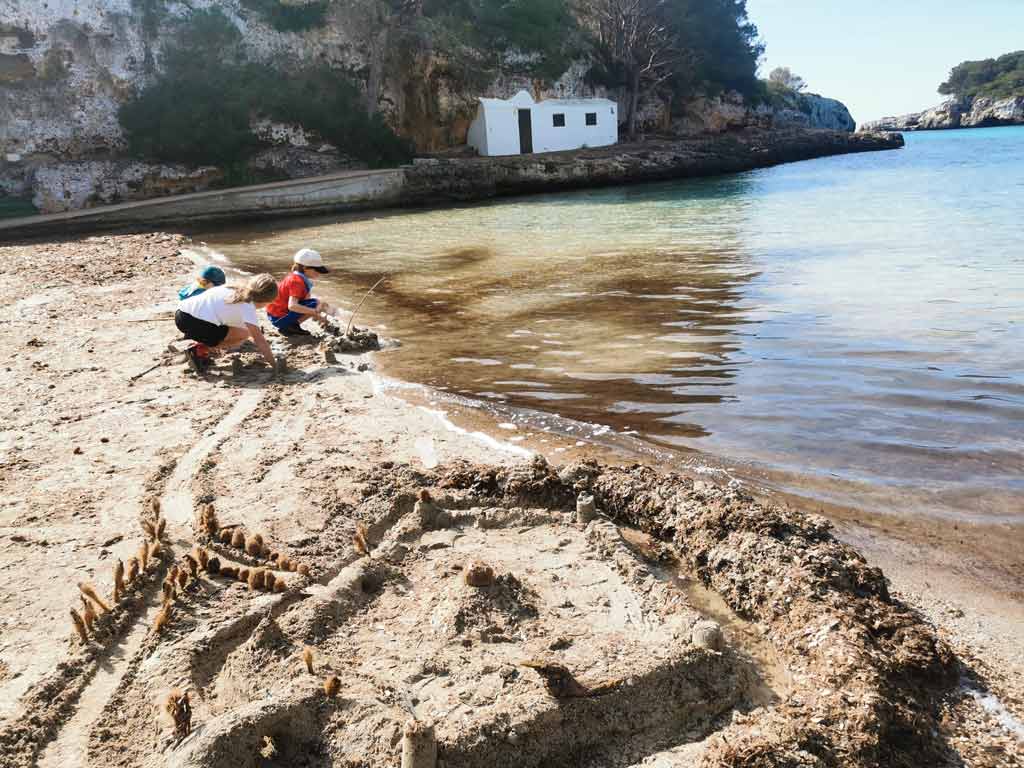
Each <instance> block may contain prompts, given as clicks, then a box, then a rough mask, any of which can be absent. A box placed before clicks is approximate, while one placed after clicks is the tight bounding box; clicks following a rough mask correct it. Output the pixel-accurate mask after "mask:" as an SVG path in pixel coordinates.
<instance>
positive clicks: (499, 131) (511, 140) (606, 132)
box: [469, 91, 619, 155]
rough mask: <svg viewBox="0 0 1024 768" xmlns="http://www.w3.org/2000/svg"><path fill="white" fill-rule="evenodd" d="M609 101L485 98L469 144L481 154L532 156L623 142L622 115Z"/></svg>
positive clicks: (523, 95) (519, 95)
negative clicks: (620, 117) (620, 126)
mask: <svg viewBox="0 0 1024 768" xmlns="http://www.w3.org/2000/svg"><path fill="white" fill-rule="evenodd" d="M617 112H618V110H617V109H616V105H615V102H614V101H609V100H608V99H547V100H545V101H534V100H533V97H532V96H530V94H528V93H527V92H526V91H520V92H519V93H517V94H516V95H515V96H513V97H512V98H511V99H480V108H479V110H478V111H477V114H476V119H475V120H474V121H473V124H472V125H471V126H470V128H469V145H470V146H471V147H473V148H475V149H476V151H477V152H479V153H480V154H481V155H521V154H522V155H526V154H530V153H532V152H558V151H559V150H563V149H580V148H581V147H607V146H609V145H611V144H614V143H615V142H616V141H618V138H619V117H618V114H617Z"/></svg>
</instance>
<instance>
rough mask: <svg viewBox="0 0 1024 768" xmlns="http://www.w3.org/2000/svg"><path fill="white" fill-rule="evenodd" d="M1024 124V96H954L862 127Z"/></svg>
mask: <svg viewBox="0 0 1024 768" xmlns="http://www.w3.org/2000/svg"><path fill="white" fill-rule="evenodd" d="M995 125H1024V95H1021V96H1012V97H1010V98H1006V99H992V98H989V97H987V96H978V97H975V98H973V99H971V98H964V99H960V98H952V99H947V100H946V101H944V102H942V103H941V104H939V105H938V106H937V107H932V108H931V109H926V110H924V111H923V112H912V113H910V114H909V115H899V116H896V117H883V118H882V119H881V120H872V121H871V122H868V123H865V124H864V125H863V126H862V129H863V130H866V131H937V130H944V129H949V128H988V127H991V126H995Z"/></svg>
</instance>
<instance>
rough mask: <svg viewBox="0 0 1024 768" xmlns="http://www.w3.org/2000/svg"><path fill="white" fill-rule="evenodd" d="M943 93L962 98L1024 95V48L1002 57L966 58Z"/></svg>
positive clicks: (940, 87) (944, 87)
mask: <svg viewBox="0 0 1024 768" xmlns="http://www.w3.org/2000/svg"><path fill="white" fill-rule="evenodd" d="M939 93H941V94H943V95H944V96H956V97H958V98H976V97H978V96H986V97H989V98H992V99H1006V98H1010V97H1013V96H1020V95H1024V51H1016V52H1015V53H1007V54H1005V55H1003V56H1000V57H999V58H998V59H982V60H981V61H965V62H963V63H961V64H958V65H957V66H955V67H953V69H952V71H951V72H950V73H949V79H948V80H947V81H946V82H944V83H942V85H940V86H939Z"/></svg>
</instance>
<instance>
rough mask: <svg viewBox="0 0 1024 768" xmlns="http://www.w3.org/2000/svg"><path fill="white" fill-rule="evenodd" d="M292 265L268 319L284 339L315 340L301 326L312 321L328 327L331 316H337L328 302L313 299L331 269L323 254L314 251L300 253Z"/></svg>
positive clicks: (279, 288) (279, 289) (272, 304)
mask: <svg viewBox="0 0 1024 768" xmlns="http://www.w3.org/2000/svg"><path fill="white" fill-rule="evenodd" d="M292 262H293V263H292V271H291V272H289V273H288V275H287V276H286V277H285V278H284V279H283V280H282V281H281V282H280V283H279V284H278V286H277V299H276V300H275V301H273V302H272V303H271V304H269V305H268V306H267V317H269V318H270V322H271V324H272V325H273V326H274V327H275V328H277V330H278V333H281V334H283V335H284V336H311V335H312V334H310V332H309V331H307V330H306V329H305V328H302V327H301V325H300V323H302V322H303V321H304V320H308V319H309V318H311V317H312V318H316V319H317V320H319V321H320V322H321V323H323V324H324V325H325V326H326V325H327V322H326V318H327V316H328V315H333V314H334V309H333V308H332V307H331V306H330V305H328V304H327V302H324V301H321V300H320V299H314V298H313V297H312V296H311V295H310V294H311V293H312V291H313V282H314V281H315V280H316V278H317V277H318V276H320V275H324V274H327V267H325V266H324V262H323V259H321V258H320V254H319V253H317V252H316V251H314V250H312V249H310V248H303V249H302V250H301V251H299V252H298V253H296V254H295V257H294V258H293V259H292Z"/></svg>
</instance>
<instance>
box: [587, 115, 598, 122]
mask: <svg viewBox="0 0 1024 768" xmlns="http://www.w3.org/2000/svg"><path fill="white" fill-rule="evenodd" d="M587 125H597V112H587Z"/></svg>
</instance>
